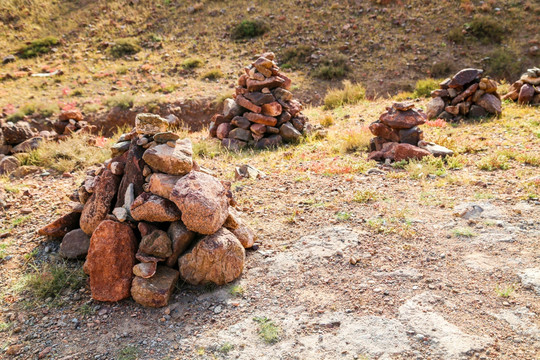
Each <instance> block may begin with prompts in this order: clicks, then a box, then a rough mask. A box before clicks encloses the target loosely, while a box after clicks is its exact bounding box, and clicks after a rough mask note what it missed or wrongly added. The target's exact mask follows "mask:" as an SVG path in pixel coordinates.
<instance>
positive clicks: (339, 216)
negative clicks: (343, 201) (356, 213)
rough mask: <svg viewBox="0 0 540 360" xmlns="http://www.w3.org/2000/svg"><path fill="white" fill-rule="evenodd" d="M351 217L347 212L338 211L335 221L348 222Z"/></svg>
mask: <svg viewBox="0 0 540 360" xmlns="http://www.w3.org/2000/svg"><path fill="white" fill-rule="evenodd" d="M351 217H352V214H351V213H349V212H347V211H338V212H337V213H336V219H337V220H338V221H348V220H350V219H351Z"/></svg>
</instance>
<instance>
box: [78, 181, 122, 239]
mask: <svg viewBox="0 0 540 360" xmlns="http://www.w3.org/2000/svg"><path fill="white" fill-rule="evenodd" d="M119 182H120V178H119V177H118V176H116V175H113V173H112V172H111V171H110V170H105V171H103V173H102V174H101V175H100V177H99V179H98V180H97V185H96V187H95V189H94V193H93V194H92V196H90V199H88V201H87V202H86V204H85V205H84V209H83V212H82V214H81V221H80V225H81V229H82V230H83V231H84V232H85V233H86V234H88V235H92V233H93V232H94V230H95V229H96V227H97V226H98V225H99V223H101V222H102V221H103V220H104V219H105V217H106V216H107V214H108V213H109V212H110V211H111V205H112V204H111V203H112V200H113V198H114V196H115V195H116V191H117V189H118V183H119Z"/></svg>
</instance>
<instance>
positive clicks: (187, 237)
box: [166, 221, 195, 267]
mask: <svg viewBox="0 0 540 360" xmlns="http://www.w3.org/2000/svg"><path fill="white" fill-rule="evenodd" d="M167 235H168V236H169V238H170V239H171V243H172V245H171V246H172V254H171V256H169V257H168V258H167V260H166V265H167V266H168V267H174V266H176V265H177V264H178V258H179V257H180V255H182V253H183V252H184V251H185V250H186V249H187V248H188V247H189V245H191V243H192V241H193V239H195V233H194V232H193V231H190V230H188V229H187V228H186V226H185V225H184V224H182V222H181V221H175V222H173V223H171V225H170V226H169V229H168V230H167Z"/></svg>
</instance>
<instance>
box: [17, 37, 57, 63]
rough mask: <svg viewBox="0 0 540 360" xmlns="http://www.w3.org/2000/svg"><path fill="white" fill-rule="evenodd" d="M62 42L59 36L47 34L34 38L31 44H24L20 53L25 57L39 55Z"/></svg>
mask: <svg viewBox="0 0 540 360" xmlns="http://www.w3.org/2000/svg"><path fill="white" fill-rule="evenodd" d="M59 44H60V41H59V40H58V38H56V37H54V36H47V37H45V38H42V39H38V40H34V41H32V42H30V43H29V44H27V45H25V46H22V47H21V48H20V49H19V50H18V51H17V55H19V56H20V57H21V58H23V59H30V58H33V57H36V56H39V55H43V54H47V53H49V52H50V51H51V49H52V48H53V47H54V46H57V45H59Z"/></svg>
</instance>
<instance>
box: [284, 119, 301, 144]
mask: <svg viewBox="0 0 540 360" xmlns="http://www.w3.org/2000/svg"><path fill="white" fill-rule="evenodd" d="M279 135H280V136H281V138H282V139H283V141H285V142H296V141H298V139H299V138H300V137H301V136H302V134H301V133H300V132H299V131H298V130H296V129H295V128H294V126H292V124H291V123H289V122H287V123H285V124H283V125H281V126H280V128H279Z"/></svg>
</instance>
